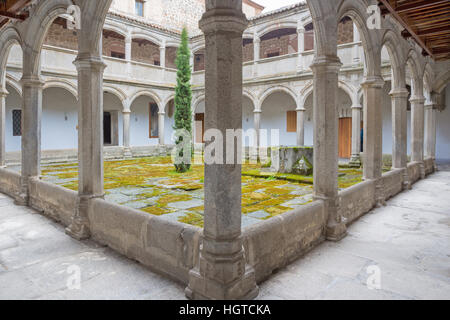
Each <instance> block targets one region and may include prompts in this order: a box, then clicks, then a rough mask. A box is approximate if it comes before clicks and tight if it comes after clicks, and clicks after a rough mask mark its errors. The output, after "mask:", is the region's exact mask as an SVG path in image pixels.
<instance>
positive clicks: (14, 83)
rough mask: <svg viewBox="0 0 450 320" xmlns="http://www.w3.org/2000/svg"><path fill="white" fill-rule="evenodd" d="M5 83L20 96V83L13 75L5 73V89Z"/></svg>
mask: <svg viewBox="0 0 450 320" xmlns="http://www.w3.org/2000/svg"><path fill="white" fill-rule="evenodd" d="M6 84H7V85H9V86H11V87H12V88H14V90H16V91H17V92H18V93H19V95H20V96H21V97H22V85H21V84H20V81H19V80H17V79H14V78H13V77H11V76H9V75H6V79H5V90H6Z"/></svg>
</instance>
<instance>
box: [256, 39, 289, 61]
mask: <svg viewBox="0 0 450 320" xmlns="http://www.w3.org/2000/svg"><path fill="white" fill-rule="evenodd" d="M260 46H261V47H260V58H261V59H264V58H267V57H268V56H269V55H270V54H275V53H278V54H279V55H280V56H282V55H285V54H289V53H295V52H297V51H298V41H297V34H291V35H286V36H282V37H280V38H272V39H268V40H264V41H261V45H260Z"/></svg>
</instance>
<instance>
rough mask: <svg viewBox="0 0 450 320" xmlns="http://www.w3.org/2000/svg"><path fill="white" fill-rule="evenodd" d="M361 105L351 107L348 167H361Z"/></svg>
mask: <svg viewBox="0 0 450 320" xmlns="http://www.w3.org/2000/svg"><path fill="white" fill-rule="evenodd" d="M361 109H362V107H361V105H360V104H356V105H353V106H352V157H351V159H350V165H351V166H352V167H358V168H359V167H361Z"/></svg>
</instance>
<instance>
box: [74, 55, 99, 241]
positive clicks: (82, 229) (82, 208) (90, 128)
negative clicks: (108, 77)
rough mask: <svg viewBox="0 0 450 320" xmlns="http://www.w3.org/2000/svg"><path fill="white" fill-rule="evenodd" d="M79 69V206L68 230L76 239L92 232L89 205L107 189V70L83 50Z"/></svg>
mask: <svg viewBox="0 0 450 320" xmlns="http://www.w3.org/2000/svg"><path fill="white" fill-rule="evenodd" d="M74 64H75V66H76V67H77V71H78V97H79V100H78V103H79V108H78V127H79V130H78V197H79V198H78V206H77V209H76V212H75V214H74V216H73V217H72V222H71V224H70V226H69V227H68V228H67V229H66V232H67V233H68V234H69V235H71V236H72V237H74V238H76V239H86V238H88V237H89V236H90V232H89V220H88V205H89V201H90V199H93V198H102V197H103V196H104V190H103V71H104V69H105V67H106V65H105V63H104V62H103V60H102V58H101V57H99V56H91V55H89V54H79V55H78V57H77V59H76V60H75V62H74Z"/></svg>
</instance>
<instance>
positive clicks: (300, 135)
mask: <svg viewBox="0 0 450 320" xmlns="http://www.w3.org/2000/svg"><path fill="white" fill-rule="evenodd" d="M295 111H297V146H298V147H303V146H304V145H305V111H306V109H305V108H303V107H300V108H298V109H296V110H295Z"/></svg>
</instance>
